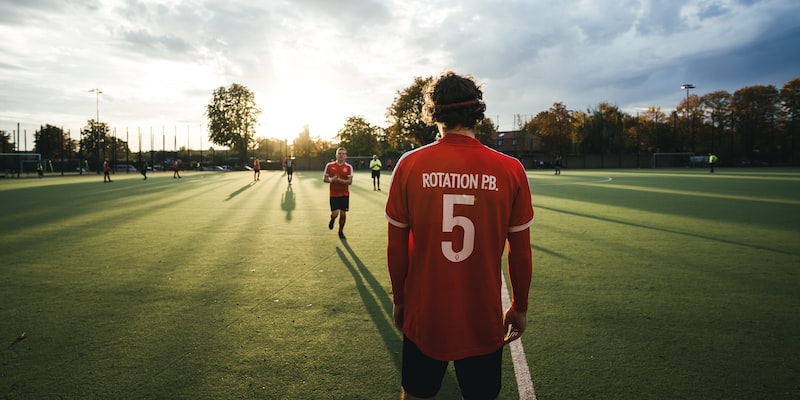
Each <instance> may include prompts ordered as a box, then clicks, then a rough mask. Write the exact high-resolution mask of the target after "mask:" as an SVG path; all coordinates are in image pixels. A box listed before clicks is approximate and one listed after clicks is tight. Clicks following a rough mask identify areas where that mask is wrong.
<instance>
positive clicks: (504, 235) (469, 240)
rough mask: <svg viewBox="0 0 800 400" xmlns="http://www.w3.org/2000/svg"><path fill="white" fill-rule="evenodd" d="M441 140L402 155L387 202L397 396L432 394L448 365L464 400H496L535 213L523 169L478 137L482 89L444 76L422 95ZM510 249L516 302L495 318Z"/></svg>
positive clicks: (518, 322) (519, 322) (514, 334)
mask: <svg viewBox="0 0 800 400" xmlns="http://www.w3.org/2000/svg"><path fill="white" fill-rule="evenodd" d="M423 93H424V98H425V104H424V106H423V111H422V112H423V118H424V119H425V120H426V122H428V123H434V124H436V125H437V126H438V127H439V131H440V133H441V134H442V138H441V139H439V140H437V141H436V142H434V143H431V144H429V145H426V146H423V147H420V148H418V149H416V150H413V151H410V152H407V153H405V154H404V155H403V156H402V157H401V158H400V159H399V160H398V161H397V164H396V166H395V169H394V172H393V173H392V179H391V184H390V188H389V195H388V200H387V204H386V219H387V220H388V221H389V224H388V227H389V231H388V243H387V261H388V268H389V275H390V278H391V284H392V293H393V301H394V316H393V318H394V323H395V326H397V328H398V329H400V330H402V331H403V335H404V337H403V367H402V388H403V398H404V399H424V398H433V397H434V396H435V395H436V393H438V391H439V389H440V388H441V384H442V378H443V377H444V374H445V371H446V369H447V365H448V363H449V361H453V362H454V365H455V370H456V376H457V378H458V383H459V386H460V389H461V393H462V396H463V398H465V399H495V398H497V396H498V395H499V393H500V388H501V367H502V354H503V345H504V344H506V343H508V342H511V341H512V340H515V339H518V338H519V337H520V336H521V335H522V333H523V332H524V331H525V327H526V322H527V319H526V312H527V309H528V291H529V290H530V282H531V273H532V272H531V245H530V226H531V225H532V224H533V206H532V204H531V192H530V187H529V185H528V178H527V176H526V174H525V170H524V168H523V167H522V164H520V162H519V161H518V160H517V159H515V158H511V157H509V156H506V155H504V154H502V153H499V152H497V151H494V150H492V149H490V148H488V147H486V146H484V145H482V144H481V143H480V142H479V141H478V140H476V139H475V132H474V129H475V125H476V123H477V122H478V121H481V120H482V119H483V118H484V112H485V110H486V105H485V104H484V102H483V93H482V91H481V90H480V88H479V87H478V86H477V85H476V84H475V82H474V80H473V78H472V77H471V76H459V75H457V74H455V73H453V72H449V71H448V72H445V73H443V74H442V75H441V76H439V77H438V78H436V79H434V80H432V81H431V82H430V83H429V84H428V85H427V86H426V87H425V89H424V92H423ZM506 243H508V249H509V254H508V272H509V277H510V280H511V287H512V292H513V293H512V302H511V306H510V307H509V308H508V310H505V312H504V310H503V308H502V307H503V306H502V302H501V286H502V265H501V263H502V262H501V259H502V256H503V250H504V247H505V244H506Z"/></svg>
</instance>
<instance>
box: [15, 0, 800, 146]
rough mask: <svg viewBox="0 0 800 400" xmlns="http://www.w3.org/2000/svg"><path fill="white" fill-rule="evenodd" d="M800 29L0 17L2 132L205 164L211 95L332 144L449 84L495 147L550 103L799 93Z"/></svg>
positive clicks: (663, 103) (667, 0)
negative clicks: (103, 128)
mask: <svg viewBox="0 0 800 400" xmlns="http://www.w3.org/2000/svg"><path fill="white" fill-rule="evenodd" d="M798 16H800V1H797V0H614V1H611V0H563V1H544V0H528V1H523V0H518V1H512V0H508V1H499V0H461V1H438V0H426V1H418V0H335V1H332V0H269V1H249V0H231V1H216V0H153V1H151V0H26V1H24V2H23V1H15V0H0V38H2V39H0V93H2V94H1V95H0V130H4V131H6V132H11V131H14V130H16V129H17V124H19V127H20V130H25V131H27V132H28V136H29V139H28V143H27V149H31V148H32V147H33V139H32V138H33V132H34V131H35V130H37V129H38V128H39V126H40V125H44V124H51V125H55V126H61V127H63V128H64V129H65V130H67V129H69V130H70V132H71V136H72V137H73V138H76V137H77V135H78V132H79V131H80V129H81V127H83V126H85V125H86V123H87V121H88V120H89V119H93V118H95V115H96V113H97V110H98V108H99V114H100V120H101V121H102V122H106V123H108V124H109V126H110V127H111V128H112V129H115V130H116V132H117V136H123V133H122V132H126V131H127V132H129V134H130V135H131V138H132V137H133V136H134V135H135V132H137V131H139V132H143V133H144V134H145V135H146V134H149V133H150V132H154V133H155V134H158V135H162V133H163V135H165V136H168V137H169V136H172V135H174V136H176V137H177V140H179V141H182V142H185V141H186V140H188V142H189V145H190V147H192V148H196V147H197V146H198V144H200V145H203V146H208V143H207V139H205V138H204V139H203V140H204V143H199V142H200V140H201V139H199V138H201V137H203V135H204V133H203V129H204V126H205V124H206V117H205V116H204V111H205V108H206V106H207V105H208V103H209V101H210V100H211V95H212V92H213V91H214V89H216V88H218V87H220V86H225V87H228V86H230V85H231V84H232V83H238V84H242V85H244V86H247V87H248V88H249V89H250V90H251V91H252V92H253V93H254V94H255V99H256V102H257V104H258V106H259V107H260V108H261V109H262V114H261V117H260V123H259V126H258V127H257V130H258V133H257V135H258V136H262V137H275V138H289V139H290V140H291V139H293V138H294V137H296V136H297V134H298V133H299V132H300V131H302V130H303V126H304V125H308V126H309V130H310V133H311V136H315V137H322V138H325V139H332V138H333V137H334V136H335V135H336V133H337V132H338V130H339V129H341V127H342V126H343V124H344V121H345V120H346V119H347V118H348V117H350V116H362V117H364V118H365V119H367V121H369V122H370V123H372V124H374V125H378V126H387V125H388V124H387V122H386V117H385V114H386V110H387V108H388V107H389V106H390V105H391V103H392V101H393V99H394V98H395V96H396V95H397V92H398V91H400V90H403V89H405V88H407V87H408V86H410V85H411V84H412V83H413V81H414V77H417V76H420V77H427V76H436V75H438V74H439V73H440V72H441V71H443V70H446V69H451V70H454V71H456V72H460V73H469V74H472V75H474V76H475V78H476V80H477V81H478V82H479V83H480V84H481V85H482V86H483V89H484V98H485V100H486V103H487V116H488V117H490V118H492V119H493V120H494V121H495V123H496V124H498V125H499V127H500V129H501V130H510V129H513V128H514V122H515V120H516V116H520V117H521V118H524V119H527V118H530V117H532V116H534V115H535V114H536V113H538V112H540V111H543V110H546V109H548V108H549V107H550V106H552V104H553V103H554V102H562V103H564V104H565V105H566V106H567V108H569V109H572V110H586V109H588V108H594V107H596V106H597V104H599V103H600V102H608V103H611V104H614V105H617V106H618V107H620V108H621V109H623V110H625V111H626V112H629V113H635V112H636V111H637V110H643V109H646V108H648V107H650V106H656V107H661V108H662V110H665V111H666V110H672V109H674V108H675V106H677V104H678V103H679V102H680V101H681V100H682V99H683V98H684V97H685V96H686V92H685V91H683V90H681V88H680V86H681V85H682V84H684V83H691V84H693V85H695V86H696V89H694V90H693V91H692V92H691V93H694V94H699V95H702V94H705V93H709V92H712V91H716V90H727V91H729V92H731V93H733V92H734V91H736V90H738V89H740V88H743V87H746V86H752V85H774V86H776V87H777V88H778V89H780V87H781V86H783V85H784V84H785V83H786V82H788V81H790V80H791V79H794V78H796V77H800V51H798V49H800V17H798ZM94 88H98V89H100V91H102V94H99V95H96V94H95V93H93V92H90V90H91V89H94ZM98 103H99V107H97V105H98ZM184 138H186V139H184ZM195 138H198V139H195ZM123 139H124V137H123ZM21 142H22V140H21ZM130 142H133V139H131V140H130ZM181 145H182V144H179V146H181ZM21 147H22V143H21ZM156 147H157V148H159V147H160V146H156Z"/></svg>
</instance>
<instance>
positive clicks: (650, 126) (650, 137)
mask: <svg viewBox="0 0 800 400" xmlns="http://www.w3.org/2000/svg"><path fill="white" fill-rule="evenodd" d="M666 123H667V115H666V114H665V113H664V112H663V111H661V108H660V107H656V106H650V107H649V108H648V109H647V110H645V111H644V112H642V113H640V114H639V122H638V125H637V128H636V129H637V134H638V135H639V139H638V143H639V146H641V150H642V151H646V152H651V153H657V152H659V151H661V150H660V149H661V148H663V145H662V143H663V140H662V138H663V137H665V136H666V135H667V132H666V129H665V128H666Z"/></svg>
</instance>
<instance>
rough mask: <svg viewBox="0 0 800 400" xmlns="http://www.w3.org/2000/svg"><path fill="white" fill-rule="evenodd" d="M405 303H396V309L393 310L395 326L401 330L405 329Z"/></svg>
mask: <svg viewBox="0 0 800 400" xmlns="http://www.w3.org/2000/svg"><path fill="white" fill-rule="evenodd" d="M403 311H404V308H403V305H402V304H400V305H397V304H395V305H394V311H393V312H392V314H393V315H392V318H393V319H394V327H395V328H397V329H399V330H400V331H402V330H403Z"/></svg>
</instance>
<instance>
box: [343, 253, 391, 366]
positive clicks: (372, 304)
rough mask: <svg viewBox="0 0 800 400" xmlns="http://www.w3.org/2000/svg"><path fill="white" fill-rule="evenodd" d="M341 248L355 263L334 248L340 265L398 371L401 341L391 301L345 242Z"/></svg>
mask: <svg viewBox="0 0 800 400" xmlns="http://www.w3.org/2000/svg"><path fill="white" fill-rule="evenodd" d="M342 246H343V247H344V248H345V249H346V250H347V253H348V254H349V255H350V258H352V260H353V262H355V266H354V265H353V263H352V262H350V259H348V258H347V255H345V253H344V252H343V251H342V249H340V248H339V247H337V248H336V254H338V255H339V258H340V259H341V260H342V263H343V264H344V265H345V267H347V269H348V270H349V271H350V273H351V274H352V275H353V279H354V280H355V282H356V289H357V290H358V294H359V295H360V296H361V300H362V301H363V302H364V306H365V308H366V310H367V312H368V313H369V315H370V317H371V318H372V322H374V323H375V326H376V327H377V328H378V332H379V333H380V335H381V339H383V344H384V345H385V346H386V349H387V350H389V354H391V355H392V359H393V361H394V364H395V366H396V367H397V370H398V371H399V370H400V366H401V357H400V344H401V341H400V339H399V335H398V333H397V331H395V329H394V323H392V317H391V315H392V300H391V299H390V298H389V293H386V290H384V289H383V286H381V284H380V282H378V280H377V279H375V276H374V275H372V273H371V272H369V269H367V267H366V266H365V265H364V263H363V262H361V259H360V258H358V256H357V255H356V253H355V252H354V251H353V249H352V248H351V247H350V245H349V244H348V243H347V242H346V241H342Z"/></svg>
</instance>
